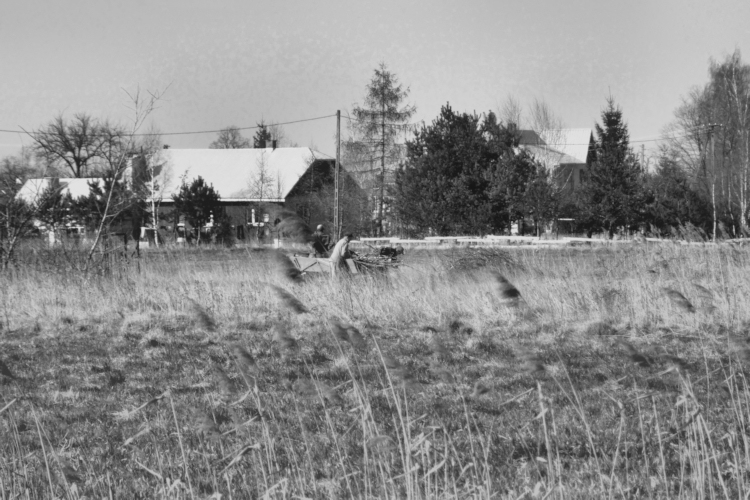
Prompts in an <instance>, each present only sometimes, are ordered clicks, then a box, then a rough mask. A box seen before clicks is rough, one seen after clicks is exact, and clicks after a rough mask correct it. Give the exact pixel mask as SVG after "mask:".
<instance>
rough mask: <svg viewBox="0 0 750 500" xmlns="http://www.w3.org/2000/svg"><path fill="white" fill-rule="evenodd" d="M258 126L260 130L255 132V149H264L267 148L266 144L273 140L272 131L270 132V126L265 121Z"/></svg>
mask: <svg viewBox="0 0 750 500" xmlns="http://www.w3.org/2000/svg"><path fill="white" fill-rule="evenodd" d="M257 125H258V130H256V131H255V136H254V137H253V148H255V149H262V148H265V147H266V143H267V142H268V141H270V140H272V139H273V137H272V136H271V131H270V130H268V125H266V124H265V122H264V121H263V120H261V121H260V123H258V124H257Z"/></svg>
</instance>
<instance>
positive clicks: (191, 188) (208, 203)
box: [172, 176, 221, 242]
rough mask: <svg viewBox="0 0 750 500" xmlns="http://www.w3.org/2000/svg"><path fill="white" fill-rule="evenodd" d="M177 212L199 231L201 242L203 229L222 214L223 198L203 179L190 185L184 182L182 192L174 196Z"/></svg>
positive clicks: (197, 179)
mask: <svg viewBox="0 0 750 500" xmlns="http://www.w3.org/2000/svg"><path fill="white" fill-rule="evenodd" d="M172 199H173V200H174V205H175V211H176V212H177V213H178V214H181V215H184V216H185V218H186V219H187V221H188V222H189V223H190V225H191V226H193V227H194V228H197V229H198V242H200V234H201V229H203V227H204V226H205V225H206V224H207V223H208V222H209V221H210V220H211V216H212V215H214V216H215V217H216V220H218V217H219V216H220V215H221V214H220V211H221V210H220V209H221V204H220V201H221V197H220V196H219V193H217V192H216V191H215V190H214V188H213V186H212V185H209V184H206V181H205V180H203V177H200V176H198V178H196V179H195V180H193V182H191V183H190V185H188V184H187V182H185V181H183V183H182V186H181V187H180V192H179V193H177V194H176V195H172Z"/></svg>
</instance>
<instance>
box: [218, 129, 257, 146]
mask: <svg viewBox="0 0 750 500" xmlns="http://www.w3.org/2000/svg"><path fill="white" fill-rule="evenodd" d="M208 147H209V148H211V149H247V148H251V147H252V144H251V143H250V139H248V138H247V137H243V136H242V134H241V133H240V129H239V128H238V127H236V126H234V125H231V126H229V127H227V128H225V129H222V130H221V131H220V132H219V136H218V137H217V138H216V140H215V141H214V142H212V143H211V144H210V145H209V146H208Z"/></svg>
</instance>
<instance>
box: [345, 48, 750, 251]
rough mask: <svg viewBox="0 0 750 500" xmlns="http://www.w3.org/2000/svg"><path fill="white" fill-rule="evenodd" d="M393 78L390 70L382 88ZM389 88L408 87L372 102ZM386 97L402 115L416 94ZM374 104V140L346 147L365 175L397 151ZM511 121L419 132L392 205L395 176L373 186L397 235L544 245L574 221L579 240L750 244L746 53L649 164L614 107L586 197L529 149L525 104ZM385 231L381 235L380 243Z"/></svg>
mask: <svg viewBox="0 0 750 500" xmlns="http://www.w3.org/2000/svg"><path fill="white" fill-rule="evenodd" d="M384 71H385V72H387V70H386V69H385V68H384V67H382V66H381V68H379V69H378V70H376V77H377V76H378V75H379V73H382V72H384ZM384 81H385V82H388V81H390V82H397V79H395V77H393V76H391V77H390V79H383V78H380V79H379V80H378V79H374V80H373V83H371V84H370V85H369V86H368V92H367V95H368V96H370V95H372V94H373V93H374V94H375V95H378V93H377V90H378V88H379V86H378V85H380V86H382V85H383V82H384ZM392 86H393V84H392ZM380 95H390V96H396V98H397V99H396V100H395V101H394V102H391V103H389V104H388V105H389V106H391V107H392V108H393V109H399V106H403V103H402V101H403V100H404V99H405V98H406V97H407V96H408V89H407V92H404V91H402V89H401V87H400V86H398V85H397V86H395V87H394V88H392V89H391V90H390V91H388V90H387V89H386V90H383V89H380ZM368 103H369V104H370V107H371V108H372V112H371V113H370V114H367V113H358V114H357V116H358V118H360V120H362V119H364V121H365V122H366V123H367V124H368V127H369V128H366V127H362V126H361V125H360V126H359V128H360V130H361V129H362V128H365V131H366V132H367V133H362V132H360V133H359V134H356V132H357V127H355V134H354V135H355V137H358V138H359V139H360V142H358V141H357V140H356V139H354V140H350V141H349V143H347V144H346V146H348V148H347V149H348V151H347V153H348V155H349V159H350V161H351V163H350V164H352V165H355V166H356V165H365V166H367V165H372V164H373V163H374V162H375V161H377V160H380V159H382V158H384V157H386V155H385V153H384V152H385V151H389V150H391V151H392V150H398V148H397V144H395V135H394V134H391V135H388V134H387V133H384V132H385V130H386V128H385V127H380V128H379V127H378V124H379V123H382V116H383V115H382V114H378V110H379V109H380V110H382V109H386V108H385V103H381V105H380V106H379V105H378V103H377V102H374V103H373V102H371V101H368ZM403 109H405V110H413V109H414V108H413V106H406V107H404V108H403ZM532 114H533V116H532V121H533V122H534V123H535V124H537V127H535V128H536V129H537V131H539V128H540V126H539V125H542V126H544V125H546V126H549V125H550V124H552V128H555V126H556V127H558V128H559V127H560V124H559V120H555V119H554V118H553V117H551V116H550V113H549V109H548V108H547V107H546V106H545V105H543V104H541V105H540V103H539V102H538V101H537V102H536V103H535V106H534V108H533V109H532ZM501 115H502V117H503V119H500V118H498V116H497V115H496V114H495V113H494V112H492V111H488V112H486V113H483V114H482V115H477V114H470V113H463V112H456V111H455V110H453V109H452V108H451V106H450V105H449V104H446V105H445V106H443V107H442V109H441V111H440V114H439V115H438V116H437V117H436V118H435V119H434V120H433V121H432V122H431V123H429V124H422V125H421V126H418V127H415V128H412V129H411V134H410V137H409V138H408V139H407V140H405V141H404V147H403V148H402V149H401V152H402V155H401V157H400V158H398V160H397V161H395V162H392V163H391V165H390V166H391V170H392V173H393V180H392V182H390V183H388V184H389V186H388V189H387V196H382V195H380V196H378V195H377V191H378V189H379V188H380V187H382V186H383V185H384V184H386V182H385V181H384V179H385V177H386V175H385V173H381V175H380V176H379V177H377V178H376V181H375V182H371V183H370V186H371V187H372V188H374V189H373V190H374V191H375V193H376V195H375V196H373V200H374V203H376V204H383V203H384V200H385V204H386V205H387V206H388V209H389V210H390V212H391V213H392V216H393V219H394V221H395V222H396V225H397V229H396V231H398V232H401V233H403V234H405V235H412V236H420V235H427V234H439V235H451V234H454V235H459V234H473V235H482V234H490V233H495V234H497V233H503V232H507V231H509V230H510V228H511V227H512V226H513V225H515V224H518V227H519V228H521V231H523V228H524V226H525V225H526V226H529V227H528V230H529V232H535V233H536V234H539V232H541V230H542V228H549V227H550V226H551V225H552V223H553V222H554V221H556V220H558V219H560V218H565V219H572V220H573V221H574V225H573V228H572V229H573V231H575V232H578V233H583V234H587V235H589V236H591V235H592V234H593V233H604V234H605V235H606V236H608V237H613V236H614V235H615V234H616V233H618V232H623V233H633V232H636V231H637V232H641V233H643V234H649V235H654V236H676V237H680V238H695V239H704V240H707V239H716V238H731V237H740V236H743V235H744V236H748V235H750V231H749V230H748V225H749V223H750V161H749V157H750V65H747V64H744V63H743V62H742V59H741V55H740V53H739V51H738V50H737V51H735V52H734V53H733V54H732V55H730V56H728V57H726V58H725V59H724V60H723V61H721V62H716V61H712V62H711V64H710V67H709V81H708V83H706V84H705V85H704V86H701V87H696V88H694V89H693V90H691V91H690V93H689V94H688V95H687V96H686V97H684V98H683V102H682V104H681V105H680V107H679V108H678V109H677V110H676V111H675V120H674V122H673V123H670V124H669V125H668V126H667V127H665V130H664V133H663V137H662V140H661V141H660V145H659V149H658V151H657V154H656V156H655V157H654V158H650V159H649V162H645V161H644V160H645V158H644V157H639V155H638V154H637V153H636V152H634V150H633V148H632V145H631V144H630V135H629V131H628V125H627V122H626V120H625V118H624V115H623V110H622V109H621V108H620V107H619V106H618V105H617V103H616V102H615V100H614V98H612V97H611V96H610V97H609V98H607V100H606V102H605V106H604V108H603V110H602V112H601V117H600V120H599V122H598V123H596V124H595V127H594V129H595V138H594V139H595V140H594V144H593V147H592V151H591V153H592V154H591V155H590V161H589V162H588V164H587V165H586V168H584V169H583V171H582V172H581V182H580V184H579V186H578V187H577V188H576V189H569V187H568V188H566V187H565V186H563V184H564V183H563V182H561V179H560V178H559V172H558V171H556V168H555V165H551V164H550V162H548V161H545V160H546V159H545V158H542V157H540V156H535V155H534V154H531V153H529V152H528V151H527V150H526V149H524V148H523V147H522V146H521V145H520V144H519V141H520V137H521V130H520V129H519V122H520V115H521V112H520V106H519V105H518V103H517V102H516V101H514V100H513V99H509V100H508V101H507V102H506V104H505V106H503V109H502V110H501ZM404 116H406V117H408V116H411V115H410V114H408V113H407V114H404V115H401V116H399V115H395V117H396V118H397V119H396V121H395V124H394V125H395V127H398V128H401V127H403V122H404V120H403V119H402V118H403V117H404ZM392 156H396V155H392ZM651 160H654V161H653V162H652V161H651ZM344 164H345V165H347V161H346V160H345V161H344ZM380 212H381V213H382V210H381V211H380ZM381 228H382V224H381V223H378V224H376V226H375V232H377V231H378V230H380V229H381Z"/></svg>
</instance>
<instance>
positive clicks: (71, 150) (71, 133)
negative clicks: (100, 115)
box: [29, 113, 125, 177]
mask: <svg viewBox="0 0 750 500" xmlns="http://www.w3.org/2000/svg"><path fill="white" fill-rule="evenodd" d="M29 135H30V136H31V138H32V139H33V140H34V150H35V153H36V154H37V155H38V156H39V157H40V158H42V159H43V160H44V161H46V162H47V163H48V164H49V165H52V166H56V167H57V166H62V168H63V169H65V170H69V171H70V174H72V176H73V177H88V176H90V175H92V174H97V173H99V172H96V170H97V167H98V166H100V165H97V163H100V164H101V163H104V164H106V163H107V156H110V155H111V154H112V151H113V149H114V150H116V149H118V148H119V146H120V145H119V141H120V140H121V137H122V136H123V135H125V131H124V130H123V129H122V128H121V127H119V126H117V125H114V124H111V123H107V122H100V121H99V120H97V119H95V118H93V117H91V116H90V115H87V114H85V113H78V114H76V115H74V116H73V118H72V119H71V120H70V121H67V120H65V118H64V117H63V115H62V114H61V115H59V116H57V117H56V118H54V119H53V120H52V121H51V122H50V123H48V124H47V125H46V126H44V127H43V128H41V129H39V130H36V131H34V132H31V133H30V134H29Z"/></svg>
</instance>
